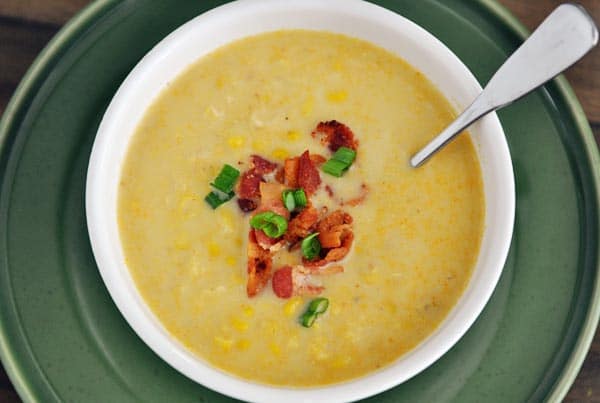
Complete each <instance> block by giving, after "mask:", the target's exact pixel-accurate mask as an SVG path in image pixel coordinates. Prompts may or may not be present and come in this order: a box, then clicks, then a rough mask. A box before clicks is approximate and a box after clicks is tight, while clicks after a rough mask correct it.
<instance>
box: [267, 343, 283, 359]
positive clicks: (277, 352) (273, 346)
mask: <svg viewBox="0 0 600 403" xmlns="http://www.w3.org/2000/svg"><path fill="white" fill-rule="evenodd" d="M269 350H271V352H272V353H273V355H276V356H277V357H279V356H280V355H281V347H279V344H277V343H273V342H271V343H269Z"/></svg>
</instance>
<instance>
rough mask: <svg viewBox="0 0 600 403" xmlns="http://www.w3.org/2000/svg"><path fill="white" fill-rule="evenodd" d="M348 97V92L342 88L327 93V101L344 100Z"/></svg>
mask: <svg viewBox="0 0 600 403" xmlns="http://www.w3.org/2000/svg"><path fill="white" fill-rule="evenodd" d="M346 98H348V93H347V92H346V91H344V90H341V91H331V92H329V93H327V100H328V101H329V102H335V103H337V102H344V101H345V100H346Z"/></svg>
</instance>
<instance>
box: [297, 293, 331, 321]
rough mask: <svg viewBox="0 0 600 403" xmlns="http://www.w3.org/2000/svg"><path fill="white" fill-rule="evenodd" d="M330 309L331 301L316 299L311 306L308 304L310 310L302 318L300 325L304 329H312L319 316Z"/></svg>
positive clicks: (321, 298) (307, 309)
mask: <svg viewBox="0 0 600 403" xmlns="http://www.w3.org/2000/svg"><path fill="white" fill-rule="evenodd" d="M328 307H329V300H328V299H327V298H323V297H320V298H315V299H313V300H312V301H311V302H310V304H308V308H306V312H304V314H303V315H302V316H301V317H300V323H301V324H302V326H304V327H311V326H312V325H313V323H315V320H316V319H317V316H319V315H321V314H323V313H324V312H325V311H327V308H328Z"/></svg>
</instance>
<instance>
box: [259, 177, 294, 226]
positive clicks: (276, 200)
mask: <svg viewBox="0 0 600 403" xmlns="http://www.w3.org/2000/svg"><path fill="white" fill-rule="evenodd" d="M259 187H260V195H261V199H260V204H259V206H258V209H257V210H256V213H262V212H263V211H272V212H274V213H277V214H279V215H280V216H283V217H285V218H286V219H288V218H289V217H290V212H289V210H288V209H286V208H285V206H284V205H283V200H282V199H281V193H282V192H283V191H284V190H285V186H283V185H282V184H281V183H277V182H261V183H260V185H259Z"/></svg>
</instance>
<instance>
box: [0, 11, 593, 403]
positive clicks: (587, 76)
mask: <svg viewBox="0 0 600 403" xmlns="http://www.w3.org/2000/svg"><path fill="white" fill-rule="evenodd" d="M466 1H468V0H466ZM499 1H500V2H501V3H502V4H504V5H505V6H506V7H507V8H508V9H509V10H511V11H512V12H513V13H514V14H515V15H516V16H517V17H518V18H519V19H520V20H521V21H522V22H523V23H524V24H525V25H526V26H527V27H528V28H529V29H530V30H531V29H533V28H534V27H536V26H537V25H538V24H539V23H540V22H541V21H542V20H543V18H544V17H545V16H546V15H547V14H548V13H550V11H551V10H552V9H553V8H554V7H556V6H557V5H558V4H560V3H562V1H560V0H529V1H524V0H499ZM87 3H88V1H87V0H52V1H49V0H0V114H1V113H2V112H3V111H4V108H5V107H6V104H7V103H8V101H9V99H10V96H11V95H12V93H13V92H14V90H15V88H16V86H17V84H18V83H19V81H20V80H21V77H22V76H23V74H25V71H26V70H27V68H28V67H29V65H30V64H31V63H32V62H33V60H34V58H35V57H36V56H37V54H38V53H39V52H40V51H41V50H42V48H43V47H44V46H45V45H46V43H47V42H48V41H49V40H50V39H51V38H52V36H53V35H54V34H56V32H57V31H58V30H59V28H60V27H61V26H62V25H63V24H64V23H65V22H66V21H67V20H68V19H69V18H71V16H73V15H74V14H75V13H76V12H77V11H78V10H80V9H81V8H82V7H84V6H85V5H86V4H87ZM579 3H580V4H582V5H583V6H584V7H586V8H587V10H588V11H590V12H591V14H592V15H593V16H594V18H595V20H596V21H597V22H598V23H600V0H579ZM566 75H567V78H568V80H569V82H570V83H571V85H572V86H573V88H574V89H575V92H576V93H577V96H578V98H579V100H580V102H581V103H582V105H583V108H584V110H585V112H586V114H587V117H588V119H589V120H590V124H591V126H592V129H593V130H594V135H595V137H596V141H597V142H598V143H600V47H598V48H596V49H595V50H594V51H593V52H591V53H590V54H589V55H587V56H586V57H585V58H584V59H583V60H582V61H581V62H580V63H578V64H577V65H576V66H574V67H572V68H571V69H570V70H569V71H568V72H567V73H566ZM18 401H20V399H19V396H18V395H17V393H16V392H15V390H14V388H13V387H12V385H11V383H10V381H9V379H8V377H7V376H6V373H5V372H4V371H3V370H2V369H1V368H0V403H3V402H18ZM565 401H567V402H600V331H598V332H597V333H596V337H595V339H594V342H593V344H592V346H591V349H590V351H589V353H588V355H587V358H586V360H585V362H584V364H583V367H582V369H581V372H580V373H579V376H578V377H577V379H576V381H575V383H574V384H573V386H572V388H571V390H570V391H569V394H568V395H567V397H566V399H565Z"/></svg>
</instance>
